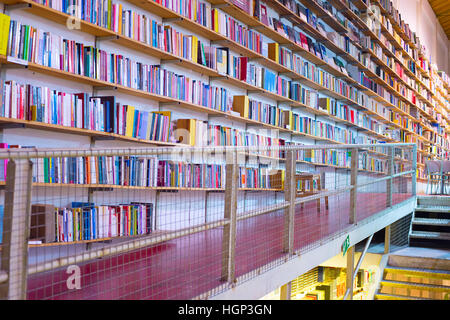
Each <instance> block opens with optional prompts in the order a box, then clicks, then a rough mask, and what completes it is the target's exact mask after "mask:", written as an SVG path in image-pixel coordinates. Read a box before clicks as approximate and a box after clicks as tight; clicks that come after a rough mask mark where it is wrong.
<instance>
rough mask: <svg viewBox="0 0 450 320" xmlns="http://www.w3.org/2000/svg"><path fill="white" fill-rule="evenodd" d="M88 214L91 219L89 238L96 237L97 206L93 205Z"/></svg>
mask: <svg viewBox="0 0 450 320" xmlns="http://www.w3.org/2000/svg"><path fill="white" fill-rule="evenodd" d="M90 214H91V221H92V229H91V239H97V208H95V207H93V208H92V209H91V212H90Z"/></svg>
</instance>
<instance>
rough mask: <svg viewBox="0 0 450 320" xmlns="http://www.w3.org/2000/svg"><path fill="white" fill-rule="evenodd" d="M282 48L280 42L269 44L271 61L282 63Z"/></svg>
mask: <svg viewBox="0 0 450 320" xmlns="http://www.w3.org/2000/svg"><path fill="white" fill-rule="evenodd" d="M279 53H280V46H279V44H278V42H271V43H269V44H268V56H269V59H271V60H273V61H275V62H277V63H279V62H280V57H279V56H280V54H279Z"/></svg>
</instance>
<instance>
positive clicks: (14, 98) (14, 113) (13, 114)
mask: <svg viewBox="0 0 450 320" xmlns="http://www.w3.org/2000/svg"><path fill="white" fill-rule="evenodd" d="M17 89H18V87H17V83H16V82H15V81H11V118H13V119H17V106H18V104H17Z"/></svg>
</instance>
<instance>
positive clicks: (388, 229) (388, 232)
mask: <svg viewBox="0 0 450 320" xmlns="http://www.w3.org/2000/svg"><path fill="white" fill-rule="evenodd" d="M390 248H391V225H388V226H386V228H384V253H389V251H390Z"/></svg>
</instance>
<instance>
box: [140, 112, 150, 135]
mask: <svg viewBox="0 0 450 320" xmlns="http://www.w3.org/2000/svg"><path fill="white" fill-rule="evenodd" d="M140 122H141V124H140V126H139V138H140V139H146V138H147V137H146V136H147V127H148V112H147V111H141V119H140Z"/></svg>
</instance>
